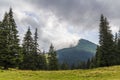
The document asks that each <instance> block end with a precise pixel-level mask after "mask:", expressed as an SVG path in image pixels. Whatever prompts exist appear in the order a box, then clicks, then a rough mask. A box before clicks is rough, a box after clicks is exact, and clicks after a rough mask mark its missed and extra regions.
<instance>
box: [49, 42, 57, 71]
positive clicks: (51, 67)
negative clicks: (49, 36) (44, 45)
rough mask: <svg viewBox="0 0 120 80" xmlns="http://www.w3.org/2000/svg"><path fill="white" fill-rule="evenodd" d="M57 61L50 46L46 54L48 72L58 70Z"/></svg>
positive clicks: (54, 52)
mask: <svg viewBox="0 0 120 80" xmlns="http://www.w3.org/2000/svg"><path fill="white" fill-rule="evenodd" d="M58 67H59V66H58V59H57V54H56V51H55V50H54V47H53V45H52V44H51V46H50V49H49V53H48V68H49V70H58V69H59V68H58Z"/></svg>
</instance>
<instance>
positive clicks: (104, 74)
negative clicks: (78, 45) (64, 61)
mask: <svg viewBox="0 0 120 80" xmlns="http://www.w3.org/2000/svg"><path fill="white" fill-rule="evenodd" d="M0 80H120V66H113V67H104V68H97V69H90V70H66V71H29V70H23V71H21V70H0Z"/></svg>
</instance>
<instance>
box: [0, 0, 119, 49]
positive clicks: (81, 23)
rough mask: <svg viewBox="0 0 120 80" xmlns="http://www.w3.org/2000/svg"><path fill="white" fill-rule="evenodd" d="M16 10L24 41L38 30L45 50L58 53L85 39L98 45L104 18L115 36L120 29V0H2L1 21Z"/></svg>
mask: <svg viewBox="0 0 120 80" xmlns="http://www.w3.org/2000/svg"><path fill="white" fill-rule="evenodd" d="M10 7H12V9H13V12H14V19H15V21H16V24H17V27H18V28H17V29H18V30H19V38H20V39H21V42H22V39H23V37H24V34H25V33H26V31H27V29H28V27H30V28H31V31H32V33H33V35H34V32H35V28H38V37H39V39H38V43H39V48H40V49H41V50H45V51H48V50H49V46H50V44H51V43H52V44H53V45H54V47H55V49H56V50H58V49H62V48H67V47H69V46H75V45H77V43H78V41H79V40H80V39H81V38H83V39H87V40H89V41H91V42H94V43H96V44H98V39H99V36H98V35H99V33H98V32H99V31H98V29H99V20H100V15H101V14H104V16H106V17H107V18H108V21H109V22H110V27H111V30H112V33H113V34H115V32H117V31H118V29H119V27H120V0H0V20H2V19H3V16H4V13H5V12H6V11H7V12H8V11H9V8H10Z"/></svg>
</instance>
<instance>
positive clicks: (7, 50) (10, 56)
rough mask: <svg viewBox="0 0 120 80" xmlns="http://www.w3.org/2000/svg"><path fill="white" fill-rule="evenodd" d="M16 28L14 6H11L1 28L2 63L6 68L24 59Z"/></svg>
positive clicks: (0, 58) (0, 61) (14, 65)
mask: <svg viewBox="0 0 120 80" xmlns="http://www.w3.org/2000/svg"><path fill="white" fill-rule="evenodd" d="M16 28H17V26H16V24H15V21H14V18H13V12H12V8H10V11H9V13H5V16H4V19H3V21H2V23H1V30H0V35H1V39H0V43H1V45H0V47H1V50H0V65H1V66H3V67H4V69H8V67H16V66H17V65H18V64H19V63H20V62H21V61H22V56H21V53H20V47H19V39H18V35H17V33H18V31H17V29H16Z"/></svg>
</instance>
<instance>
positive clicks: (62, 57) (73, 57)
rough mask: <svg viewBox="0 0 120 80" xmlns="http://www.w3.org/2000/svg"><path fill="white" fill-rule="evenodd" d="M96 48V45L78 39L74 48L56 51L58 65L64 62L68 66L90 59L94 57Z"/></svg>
mask: <svg viewBox="0 0 120 80" xmlns="http://www.w3.org/2000/svg"><path fill="white" fill-rule="evenodd" d="M96 48H97V45H96V44H94V43H92V42H90V41H88V40H85V39H80V40H79V42H78V44H77V45H76V46H75V47H71V48H65V49H61V50H58V51H57V54H58V60H59V62H60V63H62V62H66V63H68V64H69V65H72V64H76V63H77V64H78V63H80V62H83V61H87V60H88V59H90V58H92V57H93V56H94V55H95V52H96Z"/></svg>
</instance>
